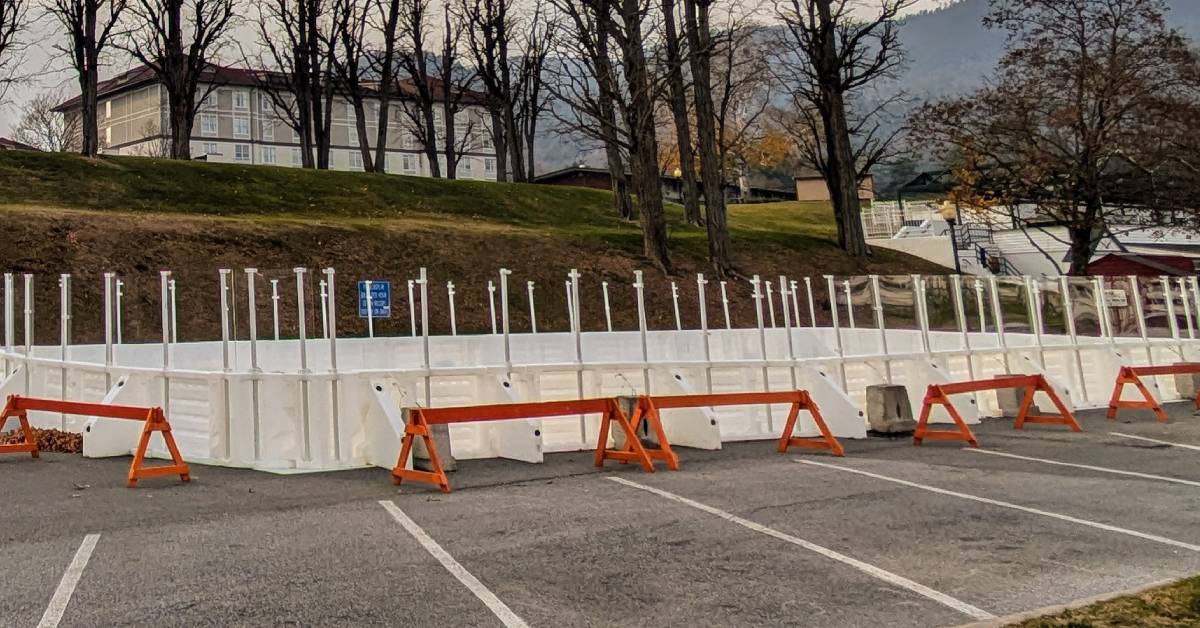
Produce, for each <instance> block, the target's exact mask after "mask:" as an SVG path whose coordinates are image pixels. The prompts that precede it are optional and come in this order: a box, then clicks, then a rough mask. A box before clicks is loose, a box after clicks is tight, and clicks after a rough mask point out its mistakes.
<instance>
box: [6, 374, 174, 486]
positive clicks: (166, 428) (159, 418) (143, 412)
mask: <svg viewBox="0 0 1200 628" xmlns="http://www.w3.org/2000/svg"><path fill="white" fill-rule="evenodd" d="M30 412H57V413H61V414H76V415H83V416H92V417H102V418H107V419H124V420H130V421H141V422H142V432H141V435H140V436H139V438H138V442H137V449H136V451H135V452H134V455H133V462H131V463H130V464H129V475H128V477H127V485H128V486H129V488H134V487H136V486H137V483H138V480H141V479H143V478H154V477H162V476H165V475H178V476H179V479H180V481H182V482H188V481H190V480H191V475H190V472H189V470H188V465H187V463H185V462H184V461H183V457H182V456H181V455H180V454H179V448H178V447H177V446H176V445H175V438H174V437H173V436H171V423H170V422H169V421H167V417H166V415H164V414H163V410H162V408H157V407H155V408H140V407H136V406H120V405H109V404H103V403H82V402H78V401H60V400H57V399H38V398H34V397H22V396H20V395H9V397H8V400H7V401H6V402H5V404H4V410H3V414H0V428H3V427H4V423H5V422H7V421H8V419H9V418H10V417H16V418H17V419H18V420H19V421H20V423H21V431H22V432H23V434H24V439H25V440H24V442H23V443H18V444H14V445H7V446H3V447H0V453H17V452H28V453H31V454H32V455H33V457H34V458H37V457H38V446H37V441H36V440H35V439H34V436H33V431H32V430H31V429H30V427H29V422H28V414H29V413H30ZM155 433H158V434H161V435H162V438H163V441H164V442H165V444H166V447H167V450H168V451H169V452H170V454H171V462H172V464H169V465H157V466H146V465H145V464H144V463H145V459H146V449H147V448H148V447H149V445H150V437H151V436H153V435H154V434H155Z"/></svg>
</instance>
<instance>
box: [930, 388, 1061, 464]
mask: <svg viewBox="0 0 1200 628" xmlns="http://www.w3.org/2000/svg"><path fill="white" fill-rule="evenodd" d="M1006 388H1015V389H1018V390H1022V391H1024V395H1022V397H1021V407H1020V409H1019V410H1018V411H1017V416H1016V419H1015V420H1014V421H1013V429H1018V430H1019V429H1024V427H1025V424H1026V423H1044V424H1052V425H1066V426H1067V427H1069V428H1071V431H1072V432H1079V431H1081V428H1080V427H1079V423H1077V422H1076V421H1075V416H1074V415H1073V414H1072V413H1071V410H1070V409H1069V408H1067V406H1066V404H1064V403H1063V401H1062V399H1061V398H1060V397H1059V396H1058V393H1057V392H1055V390H1054V388H1053V387H1052V386H1050V384H1049V383H1048V382H1047V381H1046V378H1045V377H1044V376H1042V375H1014V376H1011V377H998V378H996V379H983V380H973V381H965V382H953V383H949V384H930V385H929V388H928V389H927V390H926V392H925V399H924V400H923V401H922V402H921V416H920V418H919V419H918V420H917V428H916V430H914V431H913V444H914V445H920V444H921V443H922V442H924V441H925V440H927V439H928V440H952V441H953V440H959V441H964V442H966V443H967V444H968V445H970V446H971V447H978V446H979V440H978V439H976V438H975V434H974V432H972V431H971V428H970V427H968V426H967V423H966V421H964V420H963V418H962V415H961V414H959V412H958V410H957V409H956V408H955V407H954V402H953V401H951V400H950V395H958V394H964V393H975V392H982V391H985V390H1003V389H1006ZM1039 392H1040V393H1044V394H1045V395H1046V396H1047V397H1049V398H1050V401H1051V403H1053V404H1054V406H1055V407H1056V408H1057V409H1058V411H1059V414H1030V411H1031V410H1032V408H1033V399H1034V396H1036V395H1037V393H1039ZM934 406H941V407H942V408H944V409H945V410H946V413H947V414H949V415H950V418H951V419H952V420H953V421H954V426H955V429H953V430H931V429H929V416H930V413H931V412H932V410H933V408H934Z"/></svg>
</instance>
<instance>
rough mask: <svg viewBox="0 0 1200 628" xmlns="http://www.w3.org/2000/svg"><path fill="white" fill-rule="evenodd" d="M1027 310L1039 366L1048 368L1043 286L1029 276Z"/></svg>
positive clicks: (1026, 280) (1026, 289)
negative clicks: (1043, 328)
mask: <svg viewBox="0 0 1200 628" xmlns="http://www.w3.org/2000/svg"><path fill="white" fill-rule="evenodd" d="M1025 298H1026V300H1027V307H1026V309H1028V310H1029V327H1030V328H1031V329H1032V330H1033V340H1034V342H1036V343H1037V349H1038V365H1039V366H1041V367H1042V369H1043V370H1045V368H1046V349H1045V346H1044V345H1043V344H1042V290H1041V286H1039V285H1038V283H1037V282H1036V281H1035V280H1034V279H1033V277H1030V276H1029V275H1025Z"/></svg>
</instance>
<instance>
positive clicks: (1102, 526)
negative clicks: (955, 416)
mask: <svg viewBox="0 0 1200 628" xmlns="http://www.w3.org/2000/svg"><path fill="white" fill-rule="evenodd" d="M795 462H799V463H801V464H807V465H813V466H817V467H824V468H826V469H833V470H835V471H844V472H846V473H856V474H858V475H863V476H866V477H869V478H875V479H877V480H883V481H885V482H892V483H894V484H900V485H902V486H908V487H910V488H919V489H921V490H923V491H929V492H930V493H937V494H939V495H946V496H949V497H957V498H959V499H966V500H970V501H974V502H979V503H981V504H988V505H989V506H999V507H1001V508H1009V509H1011V510H1019V511H1021V512H1026V513H1029V514H1032V515H1040V516H1042V517H1049V518H1051V519H1058V520H1059V521H1067V522H1070V523H1077V524H1079V525H1082V526H1087V527H1089V528H1095V529H1097V530H1104V531H1106V532H1115V533H1117V534H1124V535H1126V536H1132V537H1136V538H1139V539H1144V540H1147V541H1154V542H1155V543H1162V544H1163V545H1170V546H1172V547H1178V548H1181V549H1185V550H1189V551H1192V552H1200V545H1194V544H1192V543H1185V542H1184V541H1177V540H1175V539H1169V538H1167V537H1165V536H1159V535H1157V534H1149V533H1147V532H1139V531H1137V530H1130V529H1129V528H1122V527H1119V526H1114V525H1109V524H1107V523H1100V522H1099V521H1092V520H1090V519H1081V518H1079V517H1072V516H1070V515H1064V514H1060V513H1057V512H1050V511H1048V510H1039V509H1037V508H1030V507H1029V506H1022V505H1020V504H1014V503H1012V502H1005V501H1000V500H998V499H990V498H987V497H980V496H978V495H970V494H968V493H959V492H958V491H951V490H947V489H944V488H938V487H936V486H929V485H928V484H919V483H917V482H910V481H908V480H901V479H898V478H889V477H887V476H886V475H879V474H878V473H871V472H870V471H862V470H859V469H851V468H850V467H844V466H841V465H836V464H827V463H824V462H813V461H812V460H796V461H795Z"/></svg>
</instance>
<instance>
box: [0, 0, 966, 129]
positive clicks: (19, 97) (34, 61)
mask: <svg viewBox="0 0 1200 628" xmlns="http://www.w3.org/2000/svg"><path fill="white" fill-rule="evenodd" d="M953 1H954V0H917V3H916V4H915V5H914V6H913V8H912V9H911V10H912V11H922V10H926V9H933V8H936V7H938V6H941V5H944V4H948V3H951V2H953ZM35 3H36V0H35ZM875 3H876V0H863V4H864V6H869V5H873V4H875ZM247 17H249V15H247ZM58 30H59V29H58V25H57V24H56V23H54V22H52V21H51V20H48V19H41V20H39V22H38V23H36V24H34V26H33V28H32V33H31V34H32V36H31V37H29V38H28V40H29V41H33V42H36V43H34V44H33V45H31V46H30V48H29V49H28V50H27V51H26V52H25V62H24V64H23V66H22V72H21V73H22V74H25V75H29V76H31V78H30V79H29V80H28V81H27V82H25V83H24V84H20V85H15V86H13V87H12V88H11V89H9V90H8V93H7V95H6V97H5V102H4V103H0V136H7V135H9V134H10V133H11V132H12V128H13V127H14V126H16V124H17V119H18V118H19V117H20V110H21V106H22V105H23V104H24V103H25V102H26V101H28V100H29V99H30V98H32V97H33V96H34V95H36V94H38V93H40V92H43V91H50V90H57V91H61V92H62V94H63V95H64V97H70V96H73V95H75V94H78V93H79V89H78V88H77V87H76V84H75V75H74V72H73V71H71V70H70V60H69V59H66V58H65V57H63V56H62V54H61V53H60V52H58V51H57V50H55V49H54V46H55V44H57V43H58V42H59V41H61V39H62V38H61V36H60V35H59V34H58ZM249 38H250V39H252V38H253V35H252V34H251V35H250V36H249ZM128 67H129V61H127V60H124V59H122V60H121V61H118V62H114V63H113V65H112V66H110V67H107V68H104V70H103V71H102V72H101V79H104V78H107V77H109V76H111V75H113V74H117V73H119V72H122V71H124V70H126V69H128Z"/></svg>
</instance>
